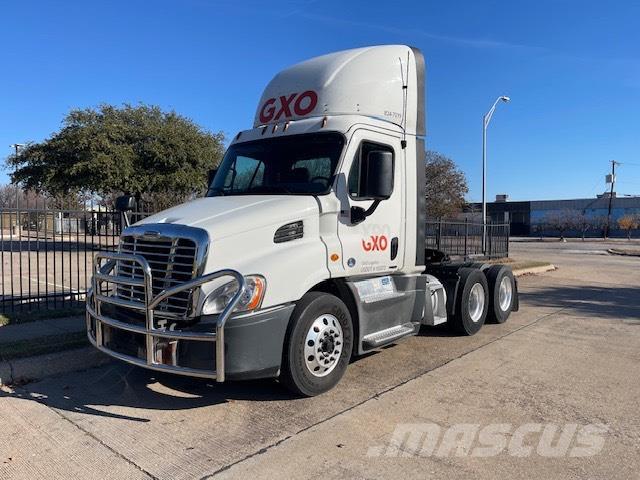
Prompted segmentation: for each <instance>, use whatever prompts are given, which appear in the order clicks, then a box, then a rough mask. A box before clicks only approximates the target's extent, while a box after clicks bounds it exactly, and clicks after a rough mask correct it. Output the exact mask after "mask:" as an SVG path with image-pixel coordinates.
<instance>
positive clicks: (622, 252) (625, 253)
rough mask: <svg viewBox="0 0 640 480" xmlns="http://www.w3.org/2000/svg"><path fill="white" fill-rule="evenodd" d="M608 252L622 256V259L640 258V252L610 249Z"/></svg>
mask: <svg viewBox="0 0 640 480" xmlns="http://www.w3.org/2000/svg"><path fill="white" fill-rule="evenodd" d="M607 252H609V253H610V254H611V255H620V256H622V257H640V252H638V253H636V252H629V251H625V250H620V249H617V248H609V249H608V250H607Z"/></svg>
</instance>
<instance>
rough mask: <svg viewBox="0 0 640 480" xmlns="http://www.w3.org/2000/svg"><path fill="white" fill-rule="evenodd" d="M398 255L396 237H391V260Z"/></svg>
mask: <svg viewBox="0 0 640 480" xmlns="http://www.w3.org/2000/svg"><path fill="white" fill-rule="evenodd" d="M397 256H398V237H393V238H392V239H391V260H395V259H396V257H397Z"/></svg>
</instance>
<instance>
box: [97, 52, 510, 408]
mask: <svg viewBox="0 0 640 480" xmlns="http://www.w3.org/2000/svg"><path fill="white" fill-rule="evenodd" d="M424 136H425V67H424V59H423V56H422V54H421V53H420V51H419V50H417V49H415V48H411V47H407V46H400V45H389V46H376V47H369V48H358V49H354V50H347V51H343V52H337V53H332V54H329V55H324V56H321V57H317V58H313V59H311V60H308V61H305V62H302V63H299V64H297V65H294V66H292V67H290V68H288V69H286V70H283V71H282V72H280V73H278V74H277V75H276V76H275V77H274V78H273V80H272V81H271V82H270V83H269V85H268V86H267V87H266V89H265V90H264V93H263V95H262V98H261V99H260V102H259V104H258V108H257V111H256V114H255V119H254V122H253V128H252V129H250V130H245V131H242V132H240V133H238V134H237V135H236V136H235V137H234V140H233V142H232V143H231V145H230V146H229V148H228V150H227V152H226V154H225V155H224V158H223V160H222V162H221V163H220V165H219V168H218V169H217V171H216V172H214V174H213V175H211V178H210V183H209V187H208V191H207V194H206V196H205V197H204V198H199V199H197V200H194V201H191V202H189V203H185V204H183V205H180V206H177V207H174V208H171V209H169V210H166V211H163V212H160V213H158V214H155V215H153V216H150V217H148V218H146V219H144V220H142V221H139V222H138V223H136V224H134V225H132V226H129V227H127V228H126V229H125V230H124V231H123V233H122V236H121V238H120V246H119V251H118V252H117V253H101V254H99V255H98V256H97V257H96V266H95V271H94V276H93V283H92V291H91V293H90V294H89V295H88V298H87V328H88V335H89V339H90V340H91V342H92V343H93V344H94V345H95V346H96V347H97V348H98V349H100V350H102V351H103V352H106V353H108V354H109V355H112V356H113V357H116V358H118V359H120V360H124V361H126V362H129V363H132V364H135V365H139V366H141V367H145V368H150V369H153V370H160V371H166V372H173V373H178V374H183V375H191V376H196V377H205V378H215V379H216V380H217V381H220V382H222V381H224V380H225V379H250V378H264V377H277V378H279V380H280V382H282V383H283V384H284V385H285V386H287V387H288V388H289V389H291V390H292V391H293V392H295V393H297V394H300V395H307V396H311V395H317V394H319V393H322V392H324V391H326V390H328V389H330V388H332V387H333V386H334V385H336V383H337V382H338V381H339V380H340V378H341V377H342V375H343V374H344V372H345V369H346V368H347V365H348V364H349V361H350V359H351V358H352V357H354V356H358V355H362V354H364V353H366V352H369V351H371V350H375V349H378V348H380V347H382V346H385V345H388V344H390V343H393V342H396V341H398V340H399V339H401V338H403V337H407V336H410V335H415V334H416V333H418V331H419V329H420V326H421V325H438V324H441V323H444V322H449V323H450V324H451V326H452V327H453V328H454V329H455V330H456V331H458V332H460V333H461V334H466V335H473V334H474V333H476V332H477V331H478V330H479V329H480V327H481V326H482V325H483V323H484V322H485V319H486V318H489V319H491V320H493V321H496V322H504V321H505V320H506V319H507V317H508V316H509V314H510V312H511V311H513V310H517V307H518V294H517V284H516V281H515V280H514V278H513V275H512V273H511V271H510V269H509V268H508V267H505V266H500V265H496V266H490V265H480V264H470V263H453V262H451V261H450V260H448V258H447V257H446V255H444V254H442V253H441V252H437V251H432V250H426V249H425V223H426V218H425V217H426V213H425V173H424V168H425V141H424ZM119 203H120V208H122V209H123V210H126V209H131V208H132V204H131V203H132V202H131V199H130V198H127V197H123V198H121V199H120V202H119Z"/></svg>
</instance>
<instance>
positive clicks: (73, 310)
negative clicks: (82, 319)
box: [0, 306, 84, 327]
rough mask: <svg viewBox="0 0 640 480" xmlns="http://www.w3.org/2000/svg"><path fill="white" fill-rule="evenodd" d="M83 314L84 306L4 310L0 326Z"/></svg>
mask: <svg viewBox="0 0 640 480" xmlns="http://www.w3.org/2000/svg"><path fill="white" fill-rule="evenodd" d="M83 314H84V307H80V306H78V307H65V308H56V309H55V310H31V311H28V312H27V311H25V312H20V311H16V312H6V313H4V314H1V315H0V327H2V326H5V325H17V324H19V323H27V322H37V321H38V320H50V319H54V318H67V317H77V316H78V315H83Z"/></svg>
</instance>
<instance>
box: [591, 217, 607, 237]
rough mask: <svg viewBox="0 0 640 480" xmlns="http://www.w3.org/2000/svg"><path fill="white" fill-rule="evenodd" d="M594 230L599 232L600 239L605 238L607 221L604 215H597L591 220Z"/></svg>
mask: <svg viewBox="0 0 640 480" xmlns="http://www.w3.org/2000/svg"><path fill="white" fill-rule="evenodd" d="M591 222H592V225H593V228H594V230H599V231H600V235H601V236H602V238H606V233H607V227H608V225H609V220H608V219H607V216H606V215H598V216H595V217H593V218H592V219H591Z"/></svg>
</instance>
